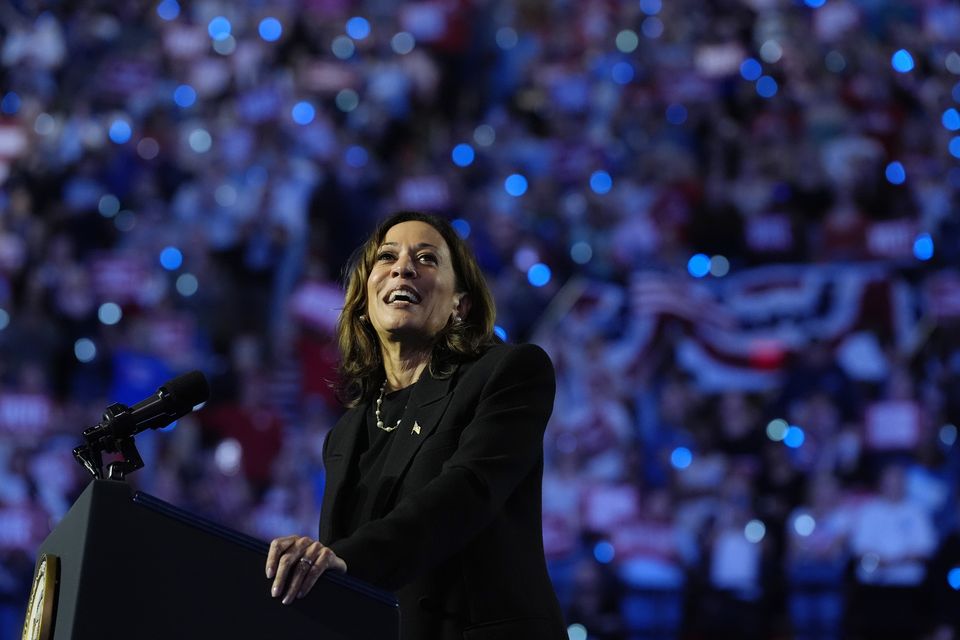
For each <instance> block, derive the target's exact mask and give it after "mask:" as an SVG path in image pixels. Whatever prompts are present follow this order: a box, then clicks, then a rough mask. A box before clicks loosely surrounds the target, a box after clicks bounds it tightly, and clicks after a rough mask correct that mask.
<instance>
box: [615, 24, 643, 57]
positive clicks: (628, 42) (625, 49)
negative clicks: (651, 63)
mask: <svg viewBox="0 0 960 640" xmlns="http://www.w3.org/2000/svg"><path fill="white" fill-rule="evenodd" d="M615 42H616V45H617V50H618V51H620V52H621V53H633V52H634V51H636V50H637V47H638V46H640V36H638V35H637V32H636V31H631V30H630V29H624V30H623V31H621V32H620V33H618V34H617V37H616V40H615Z"/></svg>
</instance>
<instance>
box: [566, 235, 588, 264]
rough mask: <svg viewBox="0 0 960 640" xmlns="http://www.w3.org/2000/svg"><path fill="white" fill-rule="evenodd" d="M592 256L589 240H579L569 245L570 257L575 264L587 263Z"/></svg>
mask: <svg viewBox="0 0 960 640" xmlns="http://www.w3.org/2000/svg"><path fill="white" fill-rule="evenodd" d="M592 258H593V247H591V246H590V243H589V242H585V241H583V240H580V241H578V242H574V243H573V245H572V246H571V247H570V259H571V260H573V261H574V262H576V263H577V264H587V263H588V262H590V260H591V259H592Z"/></svg>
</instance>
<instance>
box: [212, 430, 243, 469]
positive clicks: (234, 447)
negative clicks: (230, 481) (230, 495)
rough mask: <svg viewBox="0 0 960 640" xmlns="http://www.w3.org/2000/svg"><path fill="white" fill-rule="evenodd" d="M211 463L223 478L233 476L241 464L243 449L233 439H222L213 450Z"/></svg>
mask: <svg viewBox="0 0 960 640" xmlns="http://www.w3.org/2000/svg"><path fill="white" fill-rule="evenodd" d="M213 461H214V464H215V465H216V467H217V470H218V471H220V473H222V474H223V475H225V476H235V475H237V474H238V473H239V472H240V465H241V463H242V462H243V447H242V446H241V445H240V443H239V442H238V441H237V440H236V439H234V438H224V439H223V440H221V441H220V443H219V444H218V445H217V446H216V448H215V449H214V450H213Z"/></svg>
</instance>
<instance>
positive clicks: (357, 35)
mask: <svg viewBox="0 0 960 640" xmlns="http://www.w3.org/2000/svg"><path fill="white" fill-rule="evenodd" d="M347 35H348V36H350V37H351V38H353V39H354V40H363V39H364V38H366V37H367V36H369V35H370V23H369V22H368V21H367V19H366V18H361V17H360V16H355V17H353V18H350V19H349V20H347Z"/></svg>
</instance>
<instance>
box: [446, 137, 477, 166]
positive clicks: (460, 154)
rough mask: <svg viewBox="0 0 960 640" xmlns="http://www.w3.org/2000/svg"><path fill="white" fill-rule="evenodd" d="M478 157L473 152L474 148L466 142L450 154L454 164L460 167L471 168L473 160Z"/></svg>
mask: <svg viewBox="0 0 960 640" xmlns="http://www.w3.org/2000/svg"><path fill="white" fill-rule="evenodd" d="M475 157H476V153H474V151H473V147H471V146H470V145H469V144H466V143H465V142H462V143H460V144H458V145H457V146H455V147H454V148H453V151H451V152H450V158H451V159H452V160H453V164H455V165H457V166H458V167H469V166H470V165H471V164H473V160H474V158H475Z"/></svg>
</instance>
